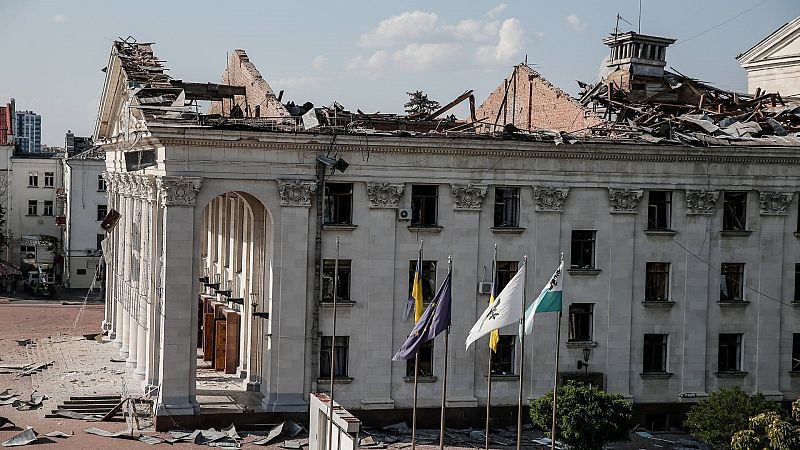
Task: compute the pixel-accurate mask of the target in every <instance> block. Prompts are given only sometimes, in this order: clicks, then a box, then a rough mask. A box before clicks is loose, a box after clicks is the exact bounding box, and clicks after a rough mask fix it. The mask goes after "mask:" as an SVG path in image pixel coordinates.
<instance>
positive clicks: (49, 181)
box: [44, 172, 55, 187]
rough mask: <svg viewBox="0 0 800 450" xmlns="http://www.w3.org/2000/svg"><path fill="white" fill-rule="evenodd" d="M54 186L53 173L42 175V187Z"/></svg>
mask: <svg viewBox="0 0 800 450" xmlns="http://www.w3.org/2000/svg"><path fill="white" fill-rule="evenodd" d="M53 186H55V175H54V174H53V172H45V173H44V187H53Z"/></svg>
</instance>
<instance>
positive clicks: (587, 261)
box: [570, 230, 597, 269]
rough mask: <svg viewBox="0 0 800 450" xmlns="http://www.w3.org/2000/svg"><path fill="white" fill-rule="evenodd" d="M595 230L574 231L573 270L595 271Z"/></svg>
mask: <svg viewBox="0 0 800 450" xmlns="http://www.w3.org/2000/svg"><path fill="white" fill-rule="evenodd" d="M596 233H597V232H596V231H594V230H572V248H571V250H572V252H571V253H572V254H571V258H572V259H571V261H570V267H571V268H572V269H594V268H595V267H594V242H595V234H596Z"/></svg>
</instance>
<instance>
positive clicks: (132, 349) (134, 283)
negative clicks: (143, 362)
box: [125, 175, 142, 368]
mask: <svg viewBox="0 0 800 450" xmlns="http://www.w3.org/2000/svg"><path fill="white" fill-rule="evenodd" d="M138 179H139V177H138V176H136V175H131V177H130V183H131V205H132V206H131V213H132V218H131V220H132V224H131V231H135V232H136V233H135V235H131V239H130V242H129V244H128V255H129V257H128V267H129V268H130V276H129V277H128V279H129V281H128V286H129V288H128V289H129V300H128V301H129V303H128V304H129V305H130V306H129V308H128V313H129V314H130V315H129V320H130V325H129V328H128V333H129V335H128V358H127V359H126V360H125V365H126V366H128V367H134V368H135V367H136V358H137V352H138V351H139V303H140V302H141V297H140V292H139V286H140V285H141V277H142V274H141V272H140V271H139V270H140V267H139V260H137V259H135V258H134V252H135V253H136V256H140V253H139V248H140V247H141V245H142V243H141V239H142V232H141V229H142V206H141V203H142V200H141V198H140V197H141V196H140V193H139V191H140V187H139V182H138ZM129 234H131V233H129Z"/></svg>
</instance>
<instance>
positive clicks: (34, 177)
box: [28, 172, 39, 188]
mask: <svg viewBox="0 0 800 450" xmlns="http://www.w3.org/2000/svg"><path fill="white" fill-rule="evenodd" d="M28 187H35V188H38V187H39V172H28Z"/></svg>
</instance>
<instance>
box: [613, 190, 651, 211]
mask: <svg viewBox="0 0 800 450" xmlns="http://www.w3.org/2000/svg"><path fill="white" fill-rule="evenodd" d="M643 193H644V190H643V189H627V188H608V200H609V201H610V202H611V213H612V214H636V210H637V209H639V202H640V201H641V200H642V194H643Z"/></svg>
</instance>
